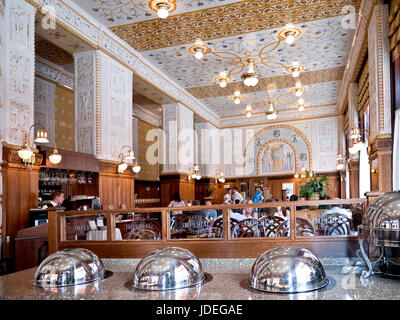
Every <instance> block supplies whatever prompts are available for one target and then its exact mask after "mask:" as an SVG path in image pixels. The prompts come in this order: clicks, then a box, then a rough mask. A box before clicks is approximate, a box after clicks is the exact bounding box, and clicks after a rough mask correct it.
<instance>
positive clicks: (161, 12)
mask: <svg viewBox="0 0 400 320" xmlns="http://www.w3.org/2000/svg"><path fill="white" fill-rule="evenodd" d="M157 14H158V16H159V17H160V18H161V19H165V18H166V17H168V10H167V9H166V8H160V9H158V11H157Z"/></svg>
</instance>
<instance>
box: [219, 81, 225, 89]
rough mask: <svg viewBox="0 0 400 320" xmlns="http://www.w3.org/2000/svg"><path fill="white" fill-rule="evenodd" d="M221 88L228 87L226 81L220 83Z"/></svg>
mask: <svg viewBox="0 0 400 320" xmlns="http://www.w3.org/2000/svg"><path fill="white" fill-rule="evenodd" d="M219 86H220V87H221V88H225V87H226V80H221V81H220V83H219Z"/></svg>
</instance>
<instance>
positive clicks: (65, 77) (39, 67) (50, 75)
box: [35, 56, 74, 90]
mask: <svg viewBox="0 0 400 320" xmlns="http://www.w3.org/2000/svg"><path fill="white" fill-rule="evenodd" d="M35 74H36V75H39V76H40V77H42V78H44V79H48V80H50V81H52V82H53V83H55V84H58V85H60V86H62V87H65V88H67V89H69V90H73V89H74V75H73V74H72V73H70V72H68V71H66V70H64V69H63V68H62V67H60V66H58V65H56V64H54V63H52V62H50V61H47V60H46V59H43V58H42V57H40V56H37V57H36V58H35Z"/></svg>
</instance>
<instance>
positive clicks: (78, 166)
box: [38, 146, 99, 172]
mask: <svg viewBox="0 0 400 320" xmlns="http://www.w3.org/2000/svg"><path fill="white" fill-rule="evenodd" d="M38 149H39V150H40V153H41V154H42V155H43V163H42V166H44V167H46V168H52V169H63V170H73V171H89V172H99V163H98V160H97V159H96V157H95V156H94V155H91V154H87V153H81V152H73V151H68V150H62V149H58V153H60V154H61V156H62V160H61V162H60V163H59V164H52V163H51V162H50V160H49V155H50V154H51V153H53V150H54V149H53V148H49V147H44V146H40V147H38Z"/></svg>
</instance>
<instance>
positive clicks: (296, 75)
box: [292, 71, 300, 78]
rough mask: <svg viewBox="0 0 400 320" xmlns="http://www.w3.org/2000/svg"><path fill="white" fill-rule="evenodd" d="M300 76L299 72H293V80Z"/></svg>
mask: <svg viewBox="0 0 400 320" xmlns="http://www.w3.org/2000/svg"><path fill="white" fill-rule="evenodd" d="M299 75H300V72H299V71H293V72H292V77H293V78H297V77H298V76H299Z"/></svg>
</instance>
